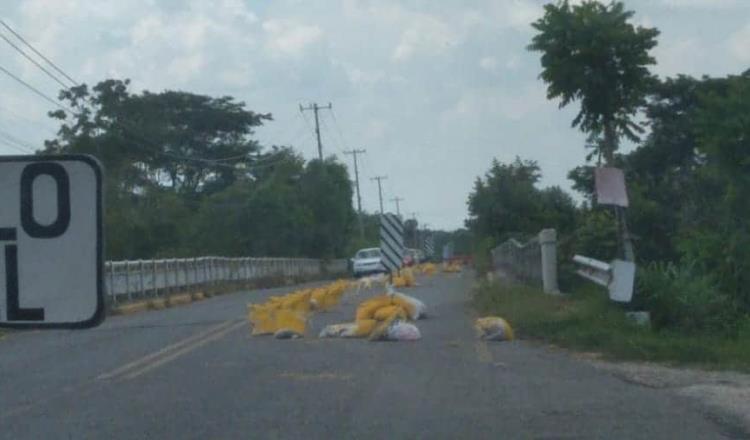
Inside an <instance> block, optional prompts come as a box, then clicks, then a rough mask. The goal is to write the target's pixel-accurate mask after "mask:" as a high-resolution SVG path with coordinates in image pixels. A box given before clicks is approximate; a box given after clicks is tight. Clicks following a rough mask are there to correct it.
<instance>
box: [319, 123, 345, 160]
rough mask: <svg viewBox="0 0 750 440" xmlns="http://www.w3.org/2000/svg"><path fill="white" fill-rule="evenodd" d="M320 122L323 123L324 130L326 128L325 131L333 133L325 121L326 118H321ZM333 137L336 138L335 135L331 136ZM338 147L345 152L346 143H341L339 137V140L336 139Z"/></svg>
mask: <svg viewBox="0 0 750 440" xmlns="http://www.w3.org/2000/svg"><path fill="white" fill-rule="evenodd" d="M320 124H321V125H322V126H323V129H324V130H325V131H326V132H327V133H328V134H329V135H331V130H330V129H329V128H328V125H327V124H326V121H325V119H321V120H320ZM331 138H332V139H335V138H334V137H333V136H331ZM336 148H337V149H338V150H339V151H340V152H342V153H343V152H344V148H345V145H342V144H341V143H339V141H338V139H337V140H336Z"/></svg>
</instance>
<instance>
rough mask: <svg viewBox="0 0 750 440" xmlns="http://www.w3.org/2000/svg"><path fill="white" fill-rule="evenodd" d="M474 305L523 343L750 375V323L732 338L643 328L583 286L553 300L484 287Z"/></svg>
mask: <svg viewBox="0 0 750 440" xmlns="http://www.w3.org/2000/svg"><path fill="white" fill-rule="evenodd" d="M473 301H474V306H475V307H476V309H477V310H478V311H479V312H480V313H482V314H487V315H497V316H502V317H504V318H505V319H507V320H508V321H509V322H510V324H511V325H512V326H513V328H514V330H515V333H516V335H517V336H518V337H519V338H521V339H533V340H537V341H541V342H544V343H548V344H553V345H556V346H559V347H564V348H569V349H574V350H579V351H585V352H595V353H599V354H601V355H602V356H603V357H604V358H605V359H613V360H633V361H652V362H662V363H667V364H673V365H692V366H698V367H702V368H713V369H731V370H738V371H746V372H750V344H748V343H747V341H749V340H750V320H748V319H745V320H744V322H742V324H741V325H739V326H738V328H737V329H736V330H737V331H736V333H734V334H733V335H731V336H728V335H727V334H726V333H722V332H720V331H707V330H705V329H703V328H698V327H695V328H694V327H691V326H690V325H684V326H682V327H680V328H668V327H662V328H659V327H651V328H649V327H644V326H639V325H637V324H636V323H635V322H633V321H632V320H630V319H629V318H627V317H626V315H625V311H626V310H624V309H623V308H622V307H621V306H619V305H617V304H613V303H612V302H610V301H609V299H608V297H607V294H606V292H604V291H603V290H602V289H600V288H598V287H595V286H582V287H581V288H580V289H578V290H576V291H575V292H574V293H572V294H568V295H548V294H545V293H543V292H541V291H540V290H538V289H535V288H532V287H528V286H523V285H518V284H509V283H505V282H483V283H481V284H480V285H479V286H478V287H477V289H476V290H475V292H474V297H473Z"/></svg>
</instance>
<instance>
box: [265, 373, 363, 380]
mask: <svg viewBox="0 0 750 440" xmlns="http://www.w3.org/2000/svg"><path fill="white" fill-rule="evenodd" d="M279 377H280V378H282V379H292V380H344V381H346V380H351V379H352V375H351V374H341V373H281V374H279Z"/></svg>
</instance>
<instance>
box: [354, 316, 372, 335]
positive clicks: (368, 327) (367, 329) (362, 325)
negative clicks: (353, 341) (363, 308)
mask: <svg viewBox="0 0 750 440" xmlns="http://www.w3.org/2000/svg"><path fill="white" fill-rule="evenodd" d="M356 324H357V326H356V327H355V329H354V333H353V334H352V337H354V338H366V337H368V336H370V333H372V331H373V330H374V329H375V327H377V325H378V321H376V320H374V319H363V320H361V321H356Z"/></svg>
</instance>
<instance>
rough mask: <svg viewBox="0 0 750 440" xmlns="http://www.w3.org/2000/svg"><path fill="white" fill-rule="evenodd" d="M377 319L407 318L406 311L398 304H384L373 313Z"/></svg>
mask: <svg viewBox="0 0 750 440" xmlns="http://www.w3.org/2000/svg"><path fill="white" fill-rule="evenodd" d="M373 318H375V320H376V321H387V320H389V319H391V318H400V319H406V311H405V310H404V309H403V308H402V307H401V306H398V305H392V306H383V307H381V308H379V309H377V310H376V311H375V314H374V315H373Z"/></svg>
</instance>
